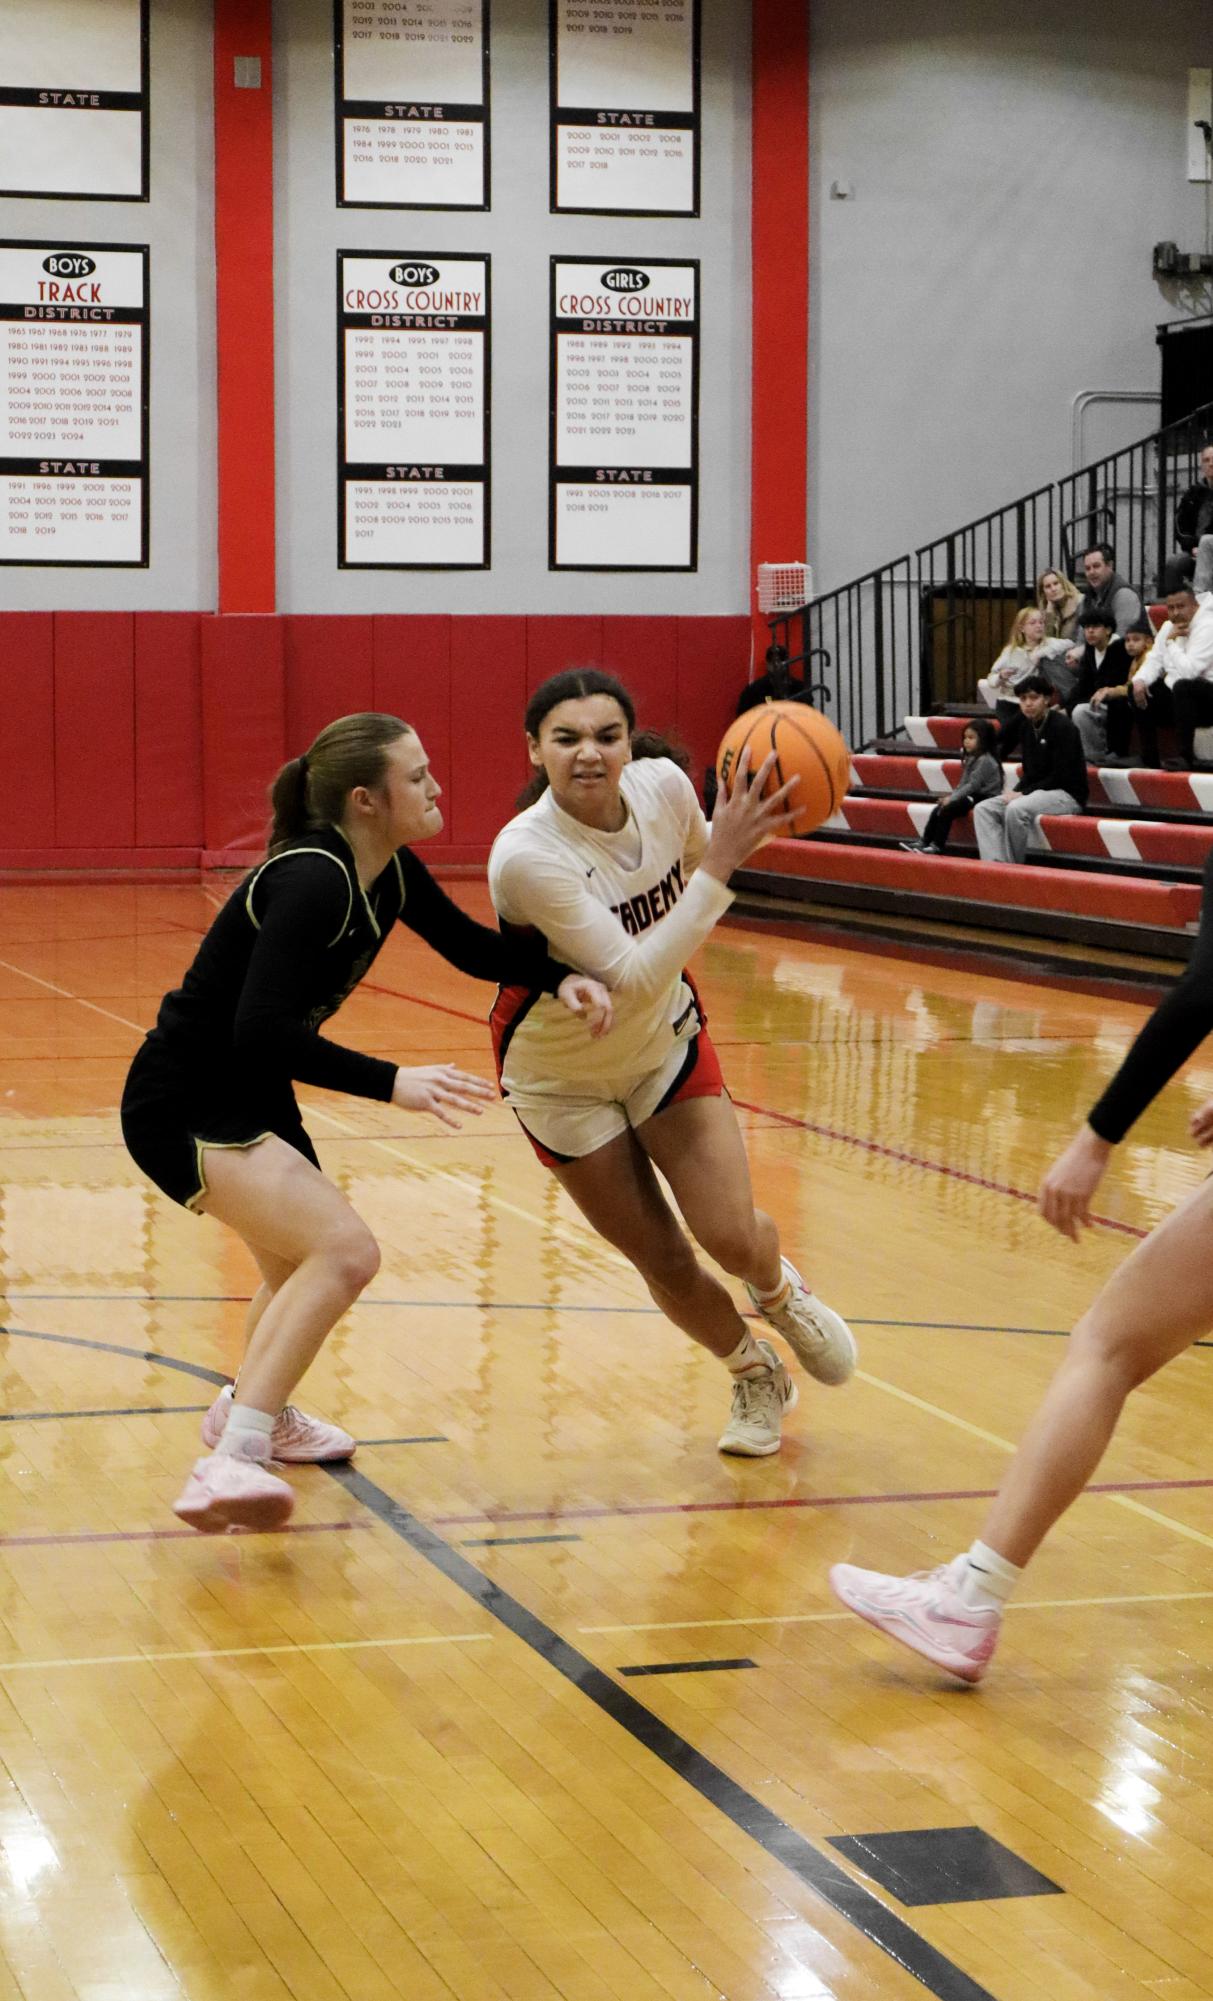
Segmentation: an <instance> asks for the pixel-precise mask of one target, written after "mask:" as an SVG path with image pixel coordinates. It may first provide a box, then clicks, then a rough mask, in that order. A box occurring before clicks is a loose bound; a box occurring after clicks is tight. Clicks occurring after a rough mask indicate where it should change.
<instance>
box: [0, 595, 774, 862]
mask: <svg viewBox="0 0 1213 2001" xmlns="http://www.w3.org/2000/svg"><path fill="white" fill-rule="evenodd" d="M748 630H749V628H748V623H747V621H746V619H745V618H744V617H739V618H732V619H722V618H679V619H675V618H660V617H654V618H521V617H519V618H506V617H486V618H479V617H476V618H447V617H444V616H434V617H418V618H413V617H407V616H399V617H370V616H366V617H331V618H325V617H318V618H302V617H292V618H286V619H281V618H275V617H259V616H239V615H237V616H220V617H211V616H204V615H202V614H198V613H193V612H180V613H178V612H137V613H129V612H74V613H60V614H52V613H50V612H10V613H6V614H0V659H2V660H3V662H4V667H5V684H6V686H5V703H6V722H7V725H8V728H7V732H6V734H7V739H8V741H9V742H10V744H12V745H13V746H14V748H15V749H16V750H17V752H18V754H17V755H16V756H13V757H11V758H10V762H9V768H8V770H7V772H6V781H5V785H4V787H3V790H2V792H0V865H6V866H8V867H21V866H24V867H34V866H37V867H41V868H53V867H55V866H61V867H64V868H68V867H70V868H73V869H81V868H84V869H87V868H89V867H96V868H101V867H107V868H138V867H140V866H152V867H181V868H188V867H189V866H190V865H191V863H192V862H193V861H194V860H195V859H196V858H197V857H198V856H199V855H200V854H204V855H206V856H208V857H209V858H210V859H211V860H222V859H224V858H225V857H226V858H227V859H229V860H231V861H238V860H239V859H240V858H241V857H242V856H244V855H248V854H255V853H257V852H258V851H259V850H260V847H261V843H262V841H263V839H264V834H265V827H266V820H267V807H266V796H265V795H266V787H267V785H268V783H269V780H270V779H271V778H272V776H273V774H274V772H275V771H276V770H277V768H278V766H279V765H280V764H281V763H282V762H283V760H284V759H285V758H287V757H289V756H294V755H296V754H297V752H298V751H299V750H300V749H302V748H305V747H306V745H307V744H308V743H309V742H310V741H311V739H312V737H313V736H314V735H315V734H316V732H317V730H318V729H320V728H322V727H323V725H324V724H325V723H327V722H331V720H332V719H333V717H334V716H337V715H343V714H347V713H349V712H350V711H351V710H354V709H362V708H375V709H384V710H388V711H389V712H391V713H393V714H396V715H402V716H403V717H404V718H405V720H406V721H407V722H410V723H412V724H413V725H414V727H415V728H416V729H417V730H418V732H419V733H420V735H421V737H422V739H423V741H424V743H425V747H426V750H427V751H428V752H429V755H430V759H431V762H432V763H433V766H434V769H435V771H436V772H437V774H438V778H439V781H440V783H441V784H442V787H443V795H444V796H443V812H444V816H445V820H446V826H445V828H444V831H443V833H442V834H441V835H439V836H438V838H437V839H436V840H435V841H433V842H432V843H430V844H429V846H428V848H427V854H428V855H429V858H430V859H431V860H432V861H434V862H437V863H439V864H441V863H442V862H444V861H445V862H480V861H483V859H484V857H485V855H486V854H487V852H488V848H489V846H490V844H491V842H492V840H493V836H494V835H495V834H496V833H497V831H498V829H499V828H500V827H501V826H502V825H503V823H504V822H505V821H506V820H507V819H508V818H509V816H510V814H511V813H512V812H513V810H514V800H515V797H516V796H517V793H518V792H519V790H520V788H521V787H522V785H523V784H524V782H525V780H526V776H527V772H528V770H529V766H528V764H527V759H526V750H525V745H524V740H523V712H524V710H525V707H526V701H527V695H528V692H529V691H530V690H532V689H533V688H535V687H537V686H538V685H539V683H540V682H541V681H542V680H544V679H546V677H547V676H548V675H549V674H553V673H556V672H558V671H559V670H560V669H561V668H564V667H569V666H577V665H585V666H603V667H605V668H606V669H607V670H608V672H612V673H615V674H617V675H618V676H619V678H620V679H621V680H623V681H625V682H626V683H627V685H628V686H629V687H630V688H631V689H632V691H633V693H634V695H635V697H636V705H637V712H638V715H639V718H640V720H641V722H643V723H648V724H650V725H651V726H652V727H654V728H656V729H667V730H672V731H673V733H674V734H675V735H677V736H679V737H680V738H681V739H682V740H683V742H684V743H686V744H687V746H688V748H689V749H690V750H691V751H692V753H693V756H694V760H695V766H694V775H695V778H696V782H697V783H698V780H699V778H700V776H701V773H702V767H703V765H704V764H705V763H706V762H707V760H708V758H709V756H710V755H711V754H712V752H713V751H714V749H715V746H716V743H717V741H718V739H719V737H720V735H721V732H722V731H723V729H724V726H725V723H726V722H727V721H728V719H729V717H730V716H731V715H732V712H733V706H734V703H735V701H736V698H737V693H738V690H739V689H740V687H741V685H742V683H743V682H744V680H745V677H746V665H747V650H748ZM35 857H36V858H37V859H36V860H35Z"/></svg>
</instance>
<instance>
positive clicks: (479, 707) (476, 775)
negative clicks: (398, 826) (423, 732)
mask: <svg viewBox="0 0 1213 2001" xmlns="http://www.w3.org/2000/svg"><path fill="white" fill-rule="evenodd" d="M527 625H528V621H527V620H526V619H523V618H453V619H452V620H451V659H452V660H453V661H454V662H455V663H456V665H455V671H454V674H453V676H452V682H453V685H454V686H455V687H456V688H457V689H458V690H459V696H458V702H457V706H456V709H455V713H454V717H453V728H452V731H451V754H450V760H449V767H448V768H449V771H450V780H449V786H448V794H449V804H450V812H449V815H448V818H447V838H448V839H449V840H450V841H451V842H452V843H453V844H454V845H455V846H456V847H458V848H466V847H469V846H471V847H473V848H475V847H479V848H480V850H481V851H482V852H487V850H488V847H489V845H490V844H491V842H492V839H493V836H494V834H495V833H496V832H497V831H498V829H499V828H500V827H502V826H504V824H505V822H506V821H507V820H508V819H509V817H510V815H511V813H512V812H513V810H514V800H515V797H516V796H517V794H518V792H519V790H520V788H521V787H522V786H523V785H524V784H525V782H526V775H527V771H528V769H529V767H528V764H527V758H526V747H525V743H524V739H523V733H522V714H523V710H524V709H525V707H526V687H527ZM435 852H436V851H435Z"/></svg>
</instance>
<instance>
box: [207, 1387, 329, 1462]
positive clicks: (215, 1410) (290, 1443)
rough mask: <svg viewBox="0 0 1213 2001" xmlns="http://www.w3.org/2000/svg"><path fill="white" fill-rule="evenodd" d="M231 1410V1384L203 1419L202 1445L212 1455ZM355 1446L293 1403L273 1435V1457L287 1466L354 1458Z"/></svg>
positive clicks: (284, 1413)
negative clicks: (208, 1448) (207, 1448)
mask: <svg viewBox="0 0 1213 2001" xmlns="http://www.w3.org/2000/svg"><path fill="white" fill-rule="evenodd" d="M231 1407H232V1385H231V1383H227V1384H225V1385H224V1387H223V1389H221V1390H220V1392H219V1394H218V1396H217V1397H216V1398H215V1401H214V1403H213V1404H212V1405H211V1407H210V1409H209V1410H208V1411H207V1414H206V1416H205V1417H204V1418H203V1420H202V1443H203V1444H204V1445H209V1447H210V1449H211V1451H212V1452H213V1451H214V1449H215V1447H216V1446H217V1445H218V1443H219V1440H220V1439H221V1438H222V1437H223V1434H224V1431H225V1429H226V1427H227V1414H228V1412H229V1410H230V1409H231ZM355 1445H356V1442H355V1440H354V1439H352V1438H351V1437H350V1434H349V1432H348V1431H342V1429H341V1426H340V1425H338V1424H326V1423H325V1422H324V1420H323V1418H319V1417H308V1416H306V1415H305V1413H304V1412H303V1411H301V1410H296V1408H295V1406H294V1404H293V1403H288V1404H287V1405H285V1407H284V1408H283V1409H282V1410H281V1411H279V1413H278V1417H277V1420H276V1422H275V1424H274V1429H273V1431H272V1432H271V1434H270V1451H271V1456H272V1457H273V1458H274V1459H279V1460H281V1461H282V1463H283V1465H284V1466H314V1465H317V1464H319V1463H321V1462H322V1461H324V1460H328V1459H352V1458H353V1456H354V1452H355Z"/></svg>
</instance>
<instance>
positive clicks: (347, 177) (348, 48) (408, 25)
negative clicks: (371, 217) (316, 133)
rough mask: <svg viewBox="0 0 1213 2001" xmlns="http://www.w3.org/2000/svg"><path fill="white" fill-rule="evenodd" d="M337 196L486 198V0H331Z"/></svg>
mask: <svg viewBox="0 0 1213 2001" xmlns="http://www.w3.org/2000/svg"><path fill="white" fill-rule="evenodd" d="M335 4H336V22H335V36H336V51H335V54H336V63H335V70H336V89H337V202H338V206H339V207H343V208H435V209H441V208H448V209H449V208H469V209H484V208H487V207H488V205H489V11H488V10H489V0H408V3H407V5H402V4H401V0H335Z"/></svg>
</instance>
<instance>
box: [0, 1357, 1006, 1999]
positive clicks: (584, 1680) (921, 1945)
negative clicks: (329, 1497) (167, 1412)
mask: <svg viewBox="0 0 1213 2001" xmlns="http://www.w3.org/2000/svg"><path fill="white" fill-rule="evenodd" d="M3 1334H9V1335H13V1336H16V1337H17V1338H19V1339H22V1340H26V1341H47V1342H50V1343H52V1344H53V1345H54V1346H56V1347H64V1348H87V1349H91V1350H94V1351H98V1352H100V1353H102V1354H108V1355H124V1356H126V1357H128V1358H129V1359H130V1360H132V1361H136V1362H155V1363H158V1364H160V1365H161V1366H162V1367H164V1368H168V1369H176V1370H178V1371H179V1372H180V1373H181V1374H182V1375H185V1376H193V1377H194V1378H195V1379H196V1380H198V1381H201V1382H209V1383H219V1384H223V1383H226V1382H228V1381H229V1378H228V1377H227V1376H225V1375H221V1374H220V1373H219V1371H218V1370H217V1369H208V1368H206V1367H205V1366H204V1365H203V1364H202V1363H200V1362H186V1361H180V1360H178V1359H177V1358H176V1357H175V1356H171V1355H161V1354H157V1353H156V1352H155V1351H154V1350H151V1349H147V1348H126V1347H122V1346H120V1345H119V1344H118V1343H116V1342H112V1341H90V1340H87V1339H85V1338H84V1337H83V1336H80V1335H74V1334H41V1333H37V1332H35V1331H34V1330H32V1329H30V1328H25V1327H5V1326H0V1335H3ZM319 1470H320V1471H321V1472H323V1473H327V1475H328V1477H329V1479H330V1480H335V1481H336V1483H337V1484H338V1486H340V1487H343V1488H344V1489H345V1491H346V1492H347V1493H348V1494H351V1495H352V1496H353V1497H354V1499H355V1500H358V1501H361V1503H362V1505H363V1506H364V1507H365V1508H367V1509H368V1510H369V1511H370V1513H371V1514H373V1515H374V1516H376V1517H377V1519H378V1520H379V1521H381V1522H382V1523H383V1524H384V1526H385V1527H386V1528H389V1529H390V1530H391V1531H392V1533H393V1535H397V1536H399V1537H400V1539H401V1541H402V1542H405V1543H407V1544H408V1546H409V1548H410V1549H412V1550H413V1551H414V1552H415V1553H416V1554H417V1555H418V1556H420V1557H423V1558H424V1560H425V1561H426V1562H427V1563H429V1564H431V1565H432V1566H433V1568H434V1569H435V1570H437V1571H439V1572H440V1573H441V1575H442V1576H444V1577H445V1578H447V1580H448V1581H449V1582H450V1583H452V1584H454V1585H455V1586H456V1587H457V1589H458V1590H460V1591H462V1592H463V1593H464V1594H465V1596H467V1597H468V1598H470V1599H471V1600H472V1602H473V1603H474V1604H475V1605H478V1606H479V1607H480V1608H481V1610H482V1611H484V1612H487V1613H488V1614H489V1615H490V1616H491V1617H492V1618H494V1619H496V1620H497V1621H498V1622H499V1624H501V1625H502V1626H504V1627H505V1628H506V1630H507V1631H508V1632H511V1633H513V1634H514V1635H515V1637H516V1638H517V1639H520V1640H521V1641H522V1642H523V1644H524V1645H525V1646H528V1647H530V1648H531V1649H532V1651H533V1652H534V1653H536V1654H538V1656H539V1657H540V1659H541V1660H544V1661H546V1662H547V1664H548V1665H549V1667H552V1668H554V1669H555V1670H556V1672H557V1674H560V1675H563V1676H564V1678H565V1680H566V1681H569V1682H571V1683H572V1685H573V1687H574V1688H578V1689H580V1690H581V1692H582V1694H583V1695H585V1696H588V1698H589V1700H590V1701H591V1702H593V1703H594V1704H595V1706H596V1707H597V1708H598V1709H600V1710H601V1711H602V1712H603V1714H604V1715H606V1716H609V1717H610V1718H611V1720H612V1721H613V1722H615V1723H618V1724H619V1725H620V1727H621V1728H622V1729H624V1730H626V1731H628V1733H629V1734H630V1735H631V1736H632V1737H634V1738H635V1739H636V1741H637V1743H639V1744H642V1745H643V1746H644V1747H645V1749H646V1750H648V1751H651V1752H652V1754H653V1756H654V1757H656V1758H659V1759H660V1760H661V1762H662V1763H663V1764H664V1765H666V1766H668V1768H669V1769H670V1771H672V1772H674V1773H675V1774H676V1775H677V1776H678V1777H679V1778H681V1779H685V1780H686V1783H687V1784H688V1785H689V1786H691V1787H692V1788H693V1789H694V1790H695V1791H696V1792H697V1793H698V1794H699V1795H700V1797H701V1798H702V1799H705V1800H707V1802H708V1804H709V1805H711V1806H714V1807H716V1808H718V1810H719V1811H720V1812H721V1813H723V1814H724V1815H725V1816H726V1817H727V1818H728V1819H729V1820H731V1821H732V1823H733V1825H734V1827H736V1828H738V1829H739V1830H740V1831H741V1832H742V1833H743V1834H748V1835H749V1836H750V1837H751V1839H752V1840H754V1841H756V1842H757V1843H758V1844H759V1846H760V1847H761V1848H762V1849H764V1850H765V1852H766V1853H767V1854H768V1855H770V1856H771V1857H772V1858H773V1860H774V1861H776V1862H779V1863H780V1864H782V1866H783V1867H784V1868H785V1869H789V1870H790V1871H791V1872H792V1874H793V1875H794V1876H796V1877H797V1878H798V1879H799V1880H800V1881H801V1882H802V1883H804V1884H805V1886H806V1887H807V1888H808V1889H810V1890H812V1891H813V1892H814V1893H815V1894H816V1895H817V1896H819V1897H820V1898H821V1899H822V1901H823V1902H824V1903H825V1904H827V1905H828V1906H829V1907H830V1909H831V1910H833V1911H836V1912H837V1913H838V1915H839V1916H840V1917H842V1918H844V1919H845V1920H846V1922H847V1923H848V1924H850V1925H853V1926H854V1927H855V1929H856V1930H857V1931H858V1932H859V1933H861V1935H862V1936H863V1937H864V1938H867V1939H870V1940H871V1942H872V1944H873V1945H876V1946H879V1948H880V1950H881V1951H882V1952H885V1953H887V1954H888V1956H889V1958H890V1959H892V1960H894V1961H895V1962H896V1964H897V1965H898V1966H901V1967H903V1968H904V1969H905V1971H906V1972H907V1973H908V1974H910V1975H911V1976H912V1978H913V1979H915V1980H917V1981H918V1982H919V1983H920V1984H921V1985H922V1986H923V1987H925V1988H927V1989H928V1990H929V1992H930V1993H932V1994H934V1995H936V1996H937V1997H938V2001H996V1998H995V1996H994V1995H992V1994H991V1993H990V1991H989V1989H988V1988H986V1987H982V1986H981V1985H980V1983H979V1982H978V1981H976V1980H974V1979H972V1978H971V1976H970V1975H969V1974H967V1973H965V1972H964V1971H963V1970H962V1968H960V1967H959V1966H957V1965H955V1964H954V1962H953V1961H952V1960H950V1959H948V1958H947V1956H946V1954H944V1953H942V1952H940V1951H939V1949H938V1948H937V1947H936V1946H933V1945H931V1944H930V1942H929V1941H928V1940H927V1939H924V1938H923V1937H921V1935H920V1934H919V1933H918V1932H916V1931H915V1930H914V1929H913V1927H912V1926H911V1925H908V1924H907V1923H906V1922H905V1919H904V1918H899V1917H898V1916H897V1914H896V1912H894V1911H890V1910H888V1909H887V1908H886V1907H885V1905H883V1904H882V1903H881V1902H880V1900H879V1898H878V1897H874V1896H873V1895H872V1892H871V1891H870V1890H868V1889H865V1888H864V1886H863V1884H862V1883H857V1882H855V1881H854V1880H853V1879H852V1878H851V1877H850V1876H848V1875H847V1874H846V1872H845V1871H844V1870H842V1869H840V1868H839V1867H838V1865H837V1864H836V1863H835V1862H832V1861H831V1860H830V1858H829V1856H828V1855H823V1854H822V1853H821V1851H820V1849H818V1848H815V1847H814V1846H813V1843H812V1842H811V1841H808V1840H806V1838H805V1836H804V1835H803V1834H800V1833H798V1832H797V1830H796V1829H795V1828H794V1827H790V1826H789V1825H788V1823H787V1822H786V1821H785V1820H781V1819H780V1818H779V1815H778V1814H776V1813H773V1812H772V1810H771V1808H770V1807H768V1806H766V1805H764V1803H763V1802H762V1801H761V1800H759V1799H756V1798H755V1796H754V1794H753V1793H750V1792H747V1791H746V1789H745V1787H744V1786H742V1785H739V1784H738V1783H737V1781H736V1779H731V1778H730V1777H729V1775H728V1773H727V1772H724V1771H722V1770H721V1768H720V1766H719V1765H715V1764H713V1762H712V1760H711V1759H710V1758H707V1757H705V1756H704V1754H703V1752H702V1751H697V1750H696V1749H695V1748H694V1746H693V1745H692V1744H689V1743H688V1742H687V1740H686V1738H685V1737H682V1736H680V1735H679V1733H678V1732H677V1731H676V1730H672V1729H671V1728H670V1727H669V1725H668V1724H667V1723H663V1722H662V1721H661V1719H660V1717H657V1716H654V1714H653V1712H652V1710H650V1709H646V1708H645V1707H644V1704H643V1703H641V1702H637V1700H636V1698H635V1696H633V1695H629V1694H628V1692H627V1690H626V1689H623V1688H620V1687H619V1684H618V1683H617V1682H614V1681H612V1680H611V1677H610V1676H609V1675H608V1674H606V1673H604V1672H603V1670H602V1669H601V1668H598V1667H595V1665H594V1663H593V1661H591V1660H589V1659H588V1658H587V1656H586V1655H585V1654H582V1653H579V1652H578V1650H577V1648H576V1647H573V1646H570V1644H569V1642H568V1641H567V1640H563V1639H561V1637H560V1635H559V1633H556V1632H554V1631H553V1629H552V1628H551V1627H550V1626H548V1625H545V1624H544V1622H543V1620H542V1619H540V1618H538V1617H537V1616H536V1615H535V1613H533V1612H530V1611H528V1610H527V1608H526V1606H525V1605H523V1604H521V1603H520V1602H519V1600H518V1599H517V1598H514V1597H512V1596H511V1595H510V1593H509V1592H508V1591H503V1590H502V1588H501V1586H500V1585H499V1584H496V1583H494V1581H493V1580H492V1579H491V1578H489V1577H486V1576H485V1574H484V1572H483V1571H480V1570H477V1568H476V1566H475V1564H473V1563H469V1561H468V1559H467V1557H466V1556H461V1555H460V1553H459V1551H458V1550H456V1549H453V1548H452V1547H451V1545H450V1544H449V1543H447V1542H444V1541H443V1539H442V1537H441V1536H439V1535H436V1534H435V1533H434V1531H433V1530H432V1529H429V1528H426V1526H425V1524H424V1523H423V1522H419V1521H418V1520H417V1518H416V1516H415V1515H412V1514H410V1513H409V1511H408V1509H407V1508H404V1507H402V1506H401V1505H400V1503H399V1502H398V1501H394V1500H393V1499H392V1497H391V1495H390V1494H388V1493H385V1492H384V1490H383V1488H382V1487H377V1486H376V1485H375V1483H374V1481H373V1480H368V1479H367V1477H366V1475H365V1473H360V1472H359V1471H358V1470H357V1469H356V1468H355V1467H353V1466H334V1465H329V1466H321V1467H320V1469H319ZM164 1533H165V1534H166V1535H172V1534H173V1531H172V1530H166V1531H164Z"/></svg>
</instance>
